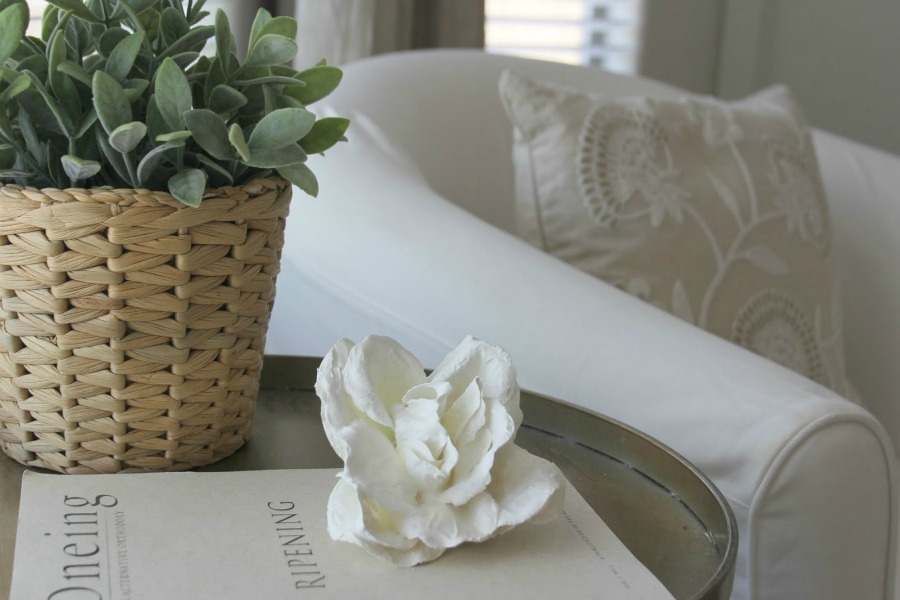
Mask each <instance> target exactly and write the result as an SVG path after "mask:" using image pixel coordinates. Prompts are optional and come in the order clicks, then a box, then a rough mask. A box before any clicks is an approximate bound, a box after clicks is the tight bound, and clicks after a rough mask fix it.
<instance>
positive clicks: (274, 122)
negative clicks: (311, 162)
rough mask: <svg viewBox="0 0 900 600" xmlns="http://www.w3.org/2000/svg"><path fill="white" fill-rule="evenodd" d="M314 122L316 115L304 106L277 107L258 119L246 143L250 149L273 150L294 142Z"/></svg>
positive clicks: (307, 131) (308, 129)
mask: <svg viewBox="0 0 900 600" xmlns="http://www.w3.org/2000/svg"><path fill="white" fill-rule="evenodd" d="M315 122H316V116H315V115H314V114H312V113H311V112H309V111H308V110H306V109H305V108H279V109H277V110H274V111H272V112H270V113H269V114H267V115H266V116H264V117H263V118H262V119H260V120H259V123H257V124H256V128H255V129H254V130H253V133H251V134H250V139H249V140H247V145H248V146H250V149H251V150H256V149H260V150H274V149H276V148H282V147H284V146H287V145H288V144H294V143H296V142H297V141H298V140H300V138H302V137H303V136H305V135H306V134H307V133H309V131H310V130H311V129H312V127H313V124H314V123H315Z"/></svg>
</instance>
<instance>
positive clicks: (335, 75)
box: [284, 66, 344, 105]
mask: <svg viewBox="0 0 900 600" xmlns="http://www.w3.org/2000/svg"><path fill="white" fill-rule="evenodd" d="M343 76H344V73H343V71H341V70H340V69H338V68H337V67H329V66H321V67H313V68H311V69H307V70H305V71H302V72H300V73H297V75H295V78H296V79H299V80H300V81H303V82H305V83H306V87H290V88H285V89H284V93H285V94H287V95H289V96H291V97H292V98H296V99H297V100H299V101H300V102H302V103H303V104H307V105H308V104H312V103H313V102H318V101H319V100H321V99H322V98H324V97H325V96H327V95H328V94H330V93H331V92H333V91H334V90H335V88H337V86H338V84H339V83H340V82H341V79H342V78H343Z"/></svg>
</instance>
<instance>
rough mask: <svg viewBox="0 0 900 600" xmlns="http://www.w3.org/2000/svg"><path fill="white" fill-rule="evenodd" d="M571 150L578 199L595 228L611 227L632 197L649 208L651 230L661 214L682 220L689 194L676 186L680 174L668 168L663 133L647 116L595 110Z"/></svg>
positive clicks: (617, 109)
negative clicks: (574, 160) (639, 198)
mask: <svg viewBox="0 0 900 600" xmlns="http://www.w3.org/2000/svg"><path fill="white" fill-rule="evenodd" d="M576 151H577V157H576V161H577V164H578V189H579V190H580V192H581V199H582V202H583V203H584V206H585V207H586V208H587V210H588V212H589V213H590V215H591V216H592V217H593V218H594V220H595V221H596V222H597V223H598V224H599V225H600V226H602V227H605V228H612V227H614V226H615V224H616V222H617V221H618V219H619V218H620V216H625V215H623V214H622V213H623V212H624V209H625V206H626V205H627V204H628V203H629V201H631V200H632V199H633V198H635V197H641V198H643V199H644V201H645V202H646V203H647V204H648V205H649V214H650V221H651V223H652V224H653V226H654V227H658V226H659V225H660V224H661V223H662V222H663V219H664V218H665V215H666V214H668V215H669V216H670V217H671V218H672V219H674V220H675V221H677V222H681V220H682V218H683V217H682V214H681V201H682V200H684V199H685V198H687V197H688V194H687V192H685V191H684V190H682V189H681V188H679V187H678V185H677V184H676V183H675V181H676V180H677V179H678V176H679V173H678V171H677V170H676V169H675V168H674V166H673V165H672V154H671V152H669V148H668V140H667V138H666V134H665V132H664V131H663V128H662V127H661V126H660V124H659V122H658V121H657V120H656V118H655V117H654V116H653V113H652V112H649V111H643V110H639V109H632V108H626V107H623V106H614V107H605V106H598V107H596V108H595V109H594V110H592V111H591V112H590V113H589V114H588V116H587V118H586V119H585V122H584V125H583V127H582V130H581V135H579V136H578V147H577V150H576ZM640 214H641V213H631V214H628V215H627V218H635V217H637V216H640Z"/></svg>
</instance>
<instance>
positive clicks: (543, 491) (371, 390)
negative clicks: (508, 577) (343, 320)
mask: <svg viewBox="0 0 900 600" xmlns="http://www.w3.org/2000/svg"><path fill="white" fill-rule="evenodd" d="M316 392H317V393H318V395H319V398H321V400H322V422H323V424H324V427H325V433H326V435H327V436H328V440H329V441H330V442H331V445H332V447H334V449H335V451H336V452H337V453H338V455H339V456H340V457H341V458H342V459H343V461H344V469H343V470H342V471H341V473H340V474H339V481H338V483H337V485H336V486H335V488H334V490H333V492H332V494H331V497H330V499H329V501H328V532H329V534H330V535H331V537H332V538H334V539H336V540H342V541H346V542H351V543H354V544H357V545H359V546H362V547H363V548H365V549H366V550H367V551H369V552H370V553H372V554H374V555H376V556H379V557H381V558H386V559H388V560H390V561H392V562H394V563H395V564H397V565H399V566H413V565H416V564H419V563H422V562H427V561H430V560H434V559H436V558H437V557H439V556H440V555H441V554H443V552H444V550H446V549H447V548H453V547H455V546H458V545H460V544H462V543H464V542H480V541H483V540H486V539H488V538H490V537H493V536H495V535H498V534H500V533H503V532H504V531H506V530H508V529H510V528H512V527H514V526H516V525H519V524H520V523H523V522H525V521H529V520H531V521H545V520H549V519H550V518H553V517H555V516H556V515H558V514H559V513H560V512H561V510H562V500H563V492H564V485H563V482H564V479H563V475H562V473H560V471H559V469H558V468H557V467H556V466H555V465H553V464H552V463H550V462H548V461H546V460H543V459H541V458H538V457H536V456H533V455H531V454H529V453H528V452H526V451H525V450H523V449H521V448H519V447H518V446H516V445H515V444H514V443H513V440H514V437H515V434H516V430H517V429H518V427H519V424H520V423H521V422H522V412H521V410H520V409H519V388H518V385H517V383H516V376H515V371H514V369H513V366H512V363H511V361H510V359H509V356H508V355H507V354H506V352H504V351H503V350H501V349H499V348H497V347H495V346H491V345H489V344H486V343H484V342H482V341H480V340H476V339H475V338H472V337H468V338H466V339H465V340H463V342H462V343H461V344H460V345H459V346H458V347H457V348H456V349H455V350H453V351H452V352H450V354H449V355H447V357H446V358H445V359H444V360H443V362H442V363H441V364H440V365H439V366H438V367H437V368H436V369H435V370H434V372H433V373H432V374H431V375H430V376H428V377H426V376H425V371H424V369H423V367H422V365H421V363H420V362H419V361H418V360H416V358H415V357H414V356H412V354H410V353H409V352H408V351H407V350H406V349H405V348H403V347H402V346H400V345H399V344H398V343H397V342H396V341H394V340H392V339H390V338H386V337H378V336H370V337H367V338H366V339H365V340H363V341H362V342H361V343H359V344H356V345H354V344H353V342H351V341H349V340H341V341H339V342H338V343H337V344H335V346H334V348H332V349H331V352H329V354H328V356H326V357H325V359H324V360H323V361H322V365H321V366H320V367H319V371H318V379H317V381H316Z"/></svg>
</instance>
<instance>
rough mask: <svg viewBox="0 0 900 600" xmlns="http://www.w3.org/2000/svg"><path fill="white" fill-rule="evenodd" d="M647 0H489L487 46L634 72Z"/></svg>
mask: <svg viewBox="0 0 900 600" xmlns="http://www.w3.org/2000/svg"><path fill="white" fill-rule="evenodd" d="M643 1H644V0H485V48H486V50H487V51H488V52H497V53H501V54H514V55H518V56H526V57H530V58H539V59H543V60H551V61H556V62H564V63H570V64H578V65H592V66H597V67H601V68H604V69H607V70H610V71H615V72H619V73H634V72H636V70H637V64H638V51H639V47H640V25H641V18H642V11H643Z"/></svg>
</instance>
